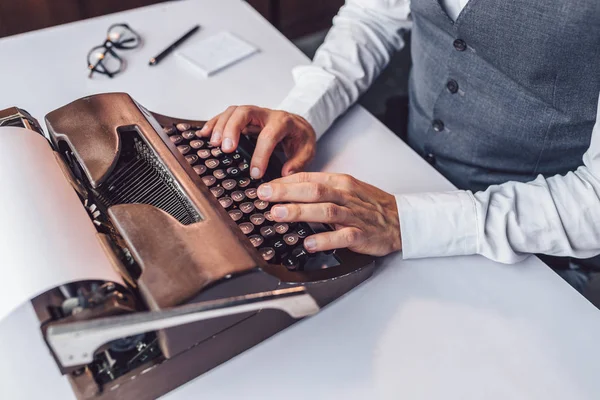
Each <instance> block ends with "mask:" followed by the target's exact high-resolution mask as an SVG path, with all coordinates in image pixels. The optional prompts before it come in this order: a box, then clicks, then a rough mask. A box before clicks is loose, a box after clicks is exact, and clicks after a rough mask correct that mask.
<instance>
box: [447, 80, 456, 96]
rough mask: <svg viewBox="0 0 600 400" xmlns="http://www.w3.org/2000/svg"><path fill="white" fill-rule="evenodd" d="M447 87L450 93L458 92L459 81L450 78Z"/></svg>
mask: <svg viewBox="0 0 600 400" xmlns="http://www.w3.org/2000/svg"><path fill="white" fill-rule="evenodd" d="M446 88H447V89H448V91H449V92H450V93H452V94H454V93H456V92H458V82H456V81H455V80H454V79H450V80H449V81H448V82H446Z"/></svg>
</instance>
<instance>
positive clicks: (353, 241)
mask: <svg viewBox="0 0 600 400" xmlns="http://www.w3.org/2000/svg"><path fill="white" fill-rule="evenodd" d="M258 197H259V198H260V199H262V200H267V201H272V202H289V203H290V204H282V205H276V206H274V207H273V208H272V209H271V215H272V216H273V218H274V219H275V221H277V222H293V221H302V222H321V223H327V224H330V225H332V226H333V227H335V231H333V232H325V233H319V234H316V235H313V236H309V237H307V238H306V239H305V240H304V247H305V248H306V250H308V251H309V252H317V251H325V250H332V249H339V248H345V247H347V248H349V249H350V250H352V251H355V252H357V253H363V254H370V255H374V256H383V255H386V254H389V253H392V252H394V251H398V250H400V249H401V248H402V241H401V238H400V223H399V221H398V209H397V206H396V199H395V198H394V196H392V195H391V194H389V193H386V192H384V191H382V190H380V189H378V188H376V187H374V186H371V185H369V184H366V183H364V182H361V181H359V180H357V179H355V178H353V177H351V176H349V175H341V174H326V173H304V172H303V173H298V174H294V175H290V176H287V177H284V178H280V179H276V180H274V181H272V182H269V183H265V184H263V185H261V186H260V187H259V188H258Z"/></svg>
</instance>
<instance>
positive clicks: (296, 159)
mask: <svg viewBox="0 0 600 400" xmlns="http://www.w3.org/2000/svg"><path fill="white" fill-rule="evenodd" d="M314 156H315V154H314V147H313V146H311V145H310V144H308V143H306V144H305V145H304V146H302V147H301V148H300V149H298V150H296V151H295V152H294V153H293V156H292V157H290V158H289V159H288V160H287V162H286V163H285V164H283V168H282V169H281V174H282V175H283V176H288V175H292V174H295V173H296V172H301V171H303V170H304V168H306V166H307V165H308V163H309V162H310V161H311V160H312V159H313V158H314Z"/></svg>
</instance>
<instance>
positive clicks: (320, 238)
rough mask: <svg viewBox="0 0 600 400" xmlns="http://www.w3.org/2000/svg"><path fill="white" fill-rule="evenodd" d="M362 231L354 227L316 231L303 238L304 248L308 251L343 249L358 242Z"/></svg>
mask: <svg viewBox="0 0 600 400" xmlns="http://www.w3.org/2000/svg"><path fill="white" fill-rule="evenodd" d="M361 240H362V232H361V231H360V230H358V229H356V228H342V229H340V230H339V231H330V232H323V233H318V234H316V235H312V236H309V237H307V238H306V239H304V248H305V249H306V250H307V251H309V252H310V253H315V252H318V251H327V250H335V249H344V248H346V247H352V246H356V245H358V244H360V241H361Z"/></svg>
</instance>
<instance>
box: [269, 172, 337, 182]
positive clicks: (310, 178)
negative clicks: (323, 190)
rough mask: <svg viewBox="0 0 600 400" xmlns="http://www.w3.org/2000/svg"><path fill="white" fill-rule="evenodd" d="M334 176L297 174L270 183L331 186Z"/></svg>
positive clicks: (316, 173)
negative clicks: (305, 183)
mask: <svg viewBox="0 0 600 400" xmlns="http://www.w3.org/2000/svg"><path fill="white" fill-rule="evenodd" d="M334 175H336V174H331V173H327V172H299V173H296V174H293V175H288V176H284V177H282V178H277V179H274V180H272V181H271V183H303V182H314V183H323V184H331V183H332V181H333V176H334Z"/></svg>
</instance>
